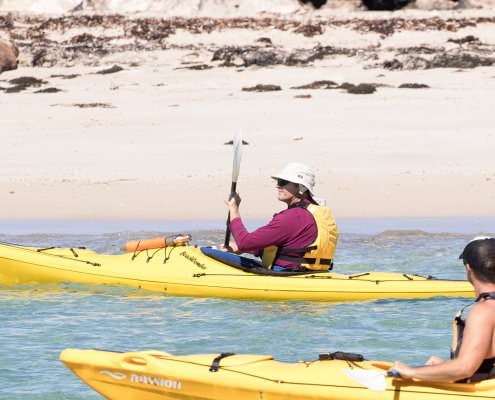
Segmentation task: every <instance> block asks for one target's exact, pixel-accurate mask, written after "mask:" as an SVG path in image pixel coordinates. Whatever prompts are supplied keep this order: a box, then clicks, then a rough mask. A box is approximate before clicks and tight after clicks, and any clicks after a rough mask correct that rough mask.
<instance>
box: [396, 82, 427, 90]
mask: <svg viewBox="0 0 495 400" xmlns="http://www.w3.org/2000/svg"><path fill="white" fill-rule="evenodd" d="M429 88H430V87H429V86H428V85H425V84H424V83H403V84H401V85H399V89H429Z"/></svg>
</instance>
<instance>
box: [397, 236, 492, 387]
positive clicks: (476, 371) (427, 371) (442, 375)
mask: <svg viewBox="0 0 495 400" xmlns="http://www.w3.org/2000/svg"><path fill="white" fill-rule="evenodd" d="M459 258H460V259H461V260H462V262H463V263H464V266H465V267H466V273H467V279H468V280H469V282H470V283H471V284H472V285H473V287H474V289H475V292H476V296H477V297H476V300H475V302H474V306H473V308H472V309H471V311H470V312H469V317H468V318H467V319H466V321H464V320H463V319H462V311H463V310H464V308H466V307H468V306H470V305H472V304H469V305H468V306H466V307H464V308H462V309H461V310H460V311H459V312H458V313H457V315H456V317H455V319H454V340H453V343H452V350H451V359H450V360H448V361H445V360H442V359H441V358H439V357H436V356H433V357H431V358H430V359H429V360H428V361H427V363H426V365H424V366H421V367H416V368H414V367H410V366H409V365H407V364H405V363H403V362H400V361H396V362H395V363H394V365H393V367H392V369H395V370H397V371H398V372H399V373H400V375H401V377H402V378H406V379H407V378H417V379H422V380H429V381H446V382H457V381H461V380H465V379H467V380H469V381H478V380H482V379H488V378H493V377H495V238H488V237H477V238H474V239H473V240H472V241H470V242H469V243H468V244H467V245H466V247H465V248H464V250H463V252H462V254H461V255H460V256H459Z"/></svg>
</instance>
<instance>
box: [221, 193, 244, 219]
mask: <svg viewBox="0 0 495 400" xmlns="http://www.w3.org/2000/svg"><path fill="white" fill-rule="evenodd" d="M224 203H225V205H226V206H227V207H228V209H229V211H230V220H233V219H234V218H239V217H240V214H239V204H241V198H240V197H239V194H238V193H234V195H233V196H232V197H229V198H228V199H225V200H224Z"/></svg>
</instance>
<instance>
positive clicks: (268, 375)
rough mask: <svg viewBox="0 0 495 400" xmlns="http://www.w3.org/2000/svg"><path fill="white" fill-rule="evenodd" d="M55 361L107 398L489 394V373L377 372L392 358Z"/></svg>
mask: <svg viewBox="0 0 495 400" xmlns="http://www.w3.org/2000/svg"><path fill="white" fill-rule="evenodd" d="M330 358H331V357H330ZM343 358H346V357H343ZM60 360H61V361H62V362H63V363H64V364H65V365H66V366H67V367H68V368H70V369H71V370H72V372H73V373H74V374H75V375H77V376H78V377H79V378H80V379H81V380H82V381H83V382H85V383H86V384H87V385H88V386H90V387H91V388H93V389H94V390H95V391H97V392H98V393H100V394H101V395H102V396H104V397H105V398H107V399H110V400H135V399H139V400H167V399H169V400H177V399H195V400H201V399H204V400H214V399H215V400H233V399H235V400H243V399H270V400H306V399H334V400H456V399H457V400H471V399H493V398H495V379H489V380H485V381H481V382H478V383H435V382H428V381H407V380H403V379H400V378H392V377H387V378H385V377H384V376H383V375H384V372H385V371H386V370H387V369H388V368H390V365H391V364H390V363H386V362H379V361H348V360H342V359H338V360H337V359H330V360H323V361H320V360H316V361H300V362H297V363H284V362H279V361H276V360H274V359H273V358H272V357H271V356H264V355H247V354H243V355H232V354H230V353H224V354H200V355H188V356H174V355H171V354H168V353H164V352H159V351H143V352H132V353H117V352H110V351H102V350H77V349H66V350H64V351H63V352H62V353H61V355H60ZM368 375H369V376H371V377H373V378H371V379H376V378H378V379H382V380H383V385H382V386H381V387H379V388H377V387H372V386H371V385H369V384H368V383H367V382H366V381H363V377H367V376H368ZM359 376H361V378H357V377H359ZM370 388H371V389H370Z"/></svg>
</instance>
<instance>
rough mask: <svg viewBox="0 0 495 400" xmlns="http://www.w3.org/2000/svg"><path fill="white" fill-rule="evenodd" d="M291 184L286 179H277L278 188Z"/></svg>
mask: <svg viewBox="0 0 495 400" xmlns="http://www.w3.org/2000/svg"><path fill="white" fill-rule="evenodd" d="M289 183H290V182H289V181H286V180H285V179H277V186H279V187H282V186H285V185H287V184H289Z"/></svg>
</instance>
